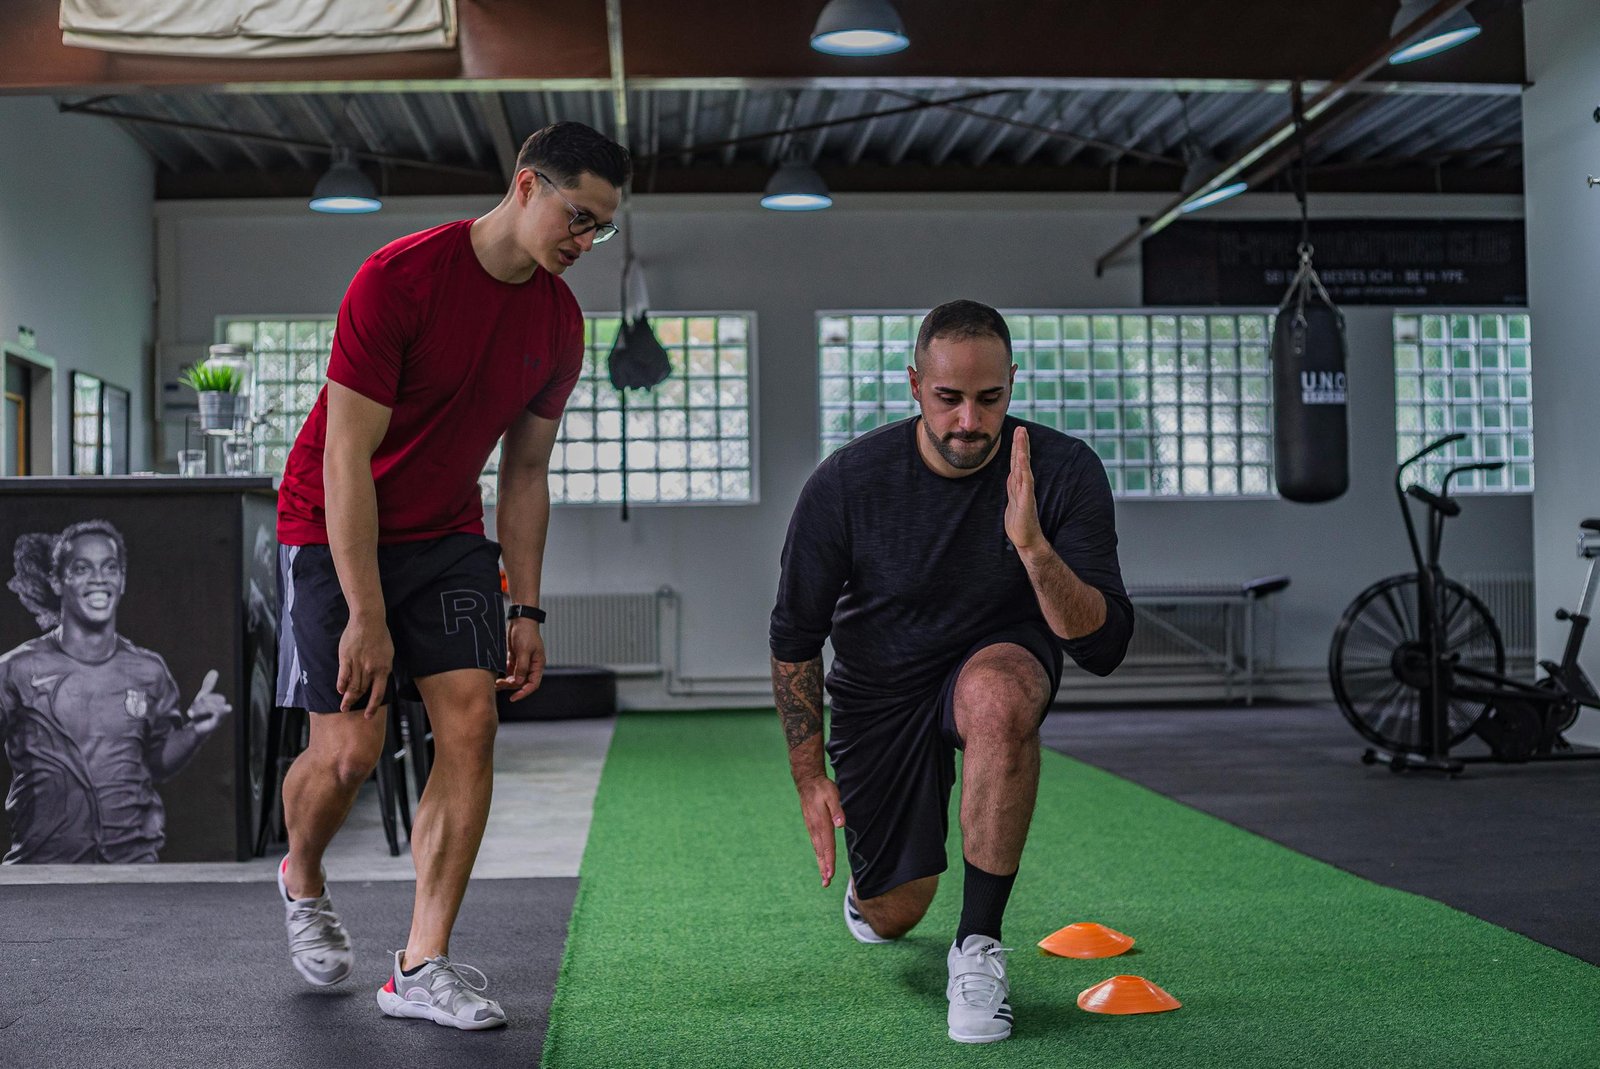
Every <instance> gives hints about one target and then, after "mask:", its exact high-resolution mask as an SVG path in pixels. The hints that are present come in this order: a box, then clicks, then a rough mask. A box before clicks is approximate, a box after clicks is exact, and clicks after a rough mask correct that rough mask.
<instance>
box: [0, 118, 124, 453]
mask: <svg viewBox="0 0 1600 1069" xmlns="http://www.w3.org/2000/svg"><path fill="white" fill-rule="evenodd" d="M0 144H3V145H4V146H5V147H6V151H5V155H4V157H3V162H0V338H3V339H4V340H6V341H8V342H9V341H14V340H15V339H16V337H17V327H18V325H19V324H20V325H26V326H28V327H29V328H31V329H32V330H33V331H34V333H35V335H36V338H37V341H36V344H37V347H38V351H39V352H41V353H44V354H47V355H49V356H51V357H54V358H55V360H56V362H57V363H56V374H55V402H54V416H55V418H54V424H55V439H56V441H55V456H56V458H57V460H58V467H57V469H56V473H57V474H61V475H64V474H66V472H67V448H68V443H69V442H70V440H71V428H70V426H69V416H70V411H69V408H70V404H71V398H70V396H69V393H70V390H69V384H70V381H71V380H70V375H71V373H72V372H73V371H86V372H89V373H91V374H94V375H97V376H99V377H100V378H102V379H104V380H105V381H106V382H109V383H111V384H112V385H115V386H121V387H123V388H125V389H127V390H129V391H131V394H132V396H131V398H130V425H131V426H130V444H129V449H130V454H129V455H130V460H131V466H132V467H133V468H134V469H138V468H142V467H148V466H149V455H150V439H149V432H150V420H149V418H148V413H149V412H150V389H149V385H150V383H149V374H148V369H149V351H150V342H151V332H152V328H153V321H154V316H153V307H152V305H153V301H154V297H155V293H154V287H153V272H154V259H153V254H152V245H153V237H154V226H153V223H152V220H151V205H152V204H153V203H154V198H155V165H154V164H153V163H152V162H151V160H150V158H149V157H148V156H147V155H146V154H145V153H144V151H143V150H142V149H140V148H139V146H138V145H137V144H135V143H134V142H133V140H132V139H131V138H129V137H128V136H127V135H126V134H124V133H123V132H122V131H121V130H119V129H118V128H117V127H116V126H114V125H112V123H111V122H110V121H109V120H106V119H96V118H92V117H88V116H75V115H61V114H59V113H58V112H57V110H56V106H55V103H54V102H53V101H51V100H49V99H47V98H43V97H0ZM36 470H37V469H36Z"/></svg>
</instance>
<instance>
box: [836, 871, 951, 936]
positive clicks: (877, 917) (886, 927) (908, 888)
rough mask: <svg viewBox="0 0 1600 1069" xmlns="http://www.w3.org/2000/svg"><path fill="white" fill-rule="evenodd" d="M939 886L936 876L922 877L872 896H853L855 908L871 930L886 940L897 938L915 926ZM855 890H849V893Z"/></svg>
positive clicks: (926, 910)
mask: <svg viewBox="0 0 1600 1069" xmlns="http://www.w3.org/2000/svg"><path fill="white" fill-rule="evenodd" d="M938 889H939V877H937V876H924V877H923V878H922V879H920V880H912V881H911V882H909V883H903V884H901V885H900V886H899V887H895V888H892V889H890V890H888V891H885V892H884V893H883V894H881V895H877V896H875V897H873V898H862V897H860V896H859V895H858V896H856V907H857V908H858V909H860V911H861V915H862V916H863V917H865V918H866V919H867V923H868V924H870V925H871V926H872V930H873V931H874V932H877V933H878V934H879V935H881V936H882V937H883V938H885V939H899V938H900V937H901V936H902V935H905V934H906V933H907V932H909V931H910V930H911V929H912V928H915V927H916V926H917V922H918V921H920V920H921V919H922V918H923V916H924V915H925V914H926V913H927V912H928V906H929V905H930V904H931V903H932V902H933V894H934V892H935V891H937V890H938ZM853 893H854V891H853V890H852V894H853Z"/></svg>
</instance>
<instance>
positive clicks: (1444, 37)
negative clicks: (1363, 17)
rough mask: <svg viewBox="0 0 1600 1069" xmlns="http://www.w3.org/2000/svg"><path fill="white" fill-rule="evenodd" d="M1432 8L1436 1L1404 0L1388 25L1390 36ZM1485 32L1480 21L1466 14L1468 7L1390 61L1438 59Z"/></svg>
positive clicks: (1396, 33)
mask: <svg viewBox="0 0 1600 1069" xmlns="http://www.w3.org/2000/svg"><path fill="white" fill-rule="evenodd" d="M1433 6H1434V0H1401V4H1400V10H1399V11H1397V12H1395V16H1394V21H1393V22H1391V23H1390V24H1389V36H1390V37H1399V36H1400V35H1401V34H1402V33H1404V32H1405V30H1406V27H1407V26H1410V25H1411V24H1413V23H1414V22H1416V21H1417V19H1419V18H1421V17H1422V16H1423V15H1424V14H1426V13H1427V11H1428V9H1429V8H1430V7H1433ZM1482 29H1483V27H1481V26H1479V25H1478V23H1477V20H1476V19H1474V18H1473V17H1472V16H1471V15H1469V14H1467V10H1466V8H1462V9H1461V10H1460V11H1457V12H1456V13H1455V14H1454V15H1451V16H1450V17H1449V18H1447V19H1445V20H1444V21H1443V22H1441V23H1439V25H1437V26H1435V27H1434V28H1433V29H1431V30H1429V31H1428V34H1427V36H1425V37H1423V38H1421V39H1419V40H1416V41H1413V42H1411V43H1410V44H1409V45H1406V46H1405V47H1404V48H1402V49H1401V50H1400V51H1398V52H1396V53H1395V54H1394V55H1392V56H1390V57H1389V62H1390V63H1410V62H1411V61H1412V60H1417V59H1427V58H1428V57H1429V56H1437V55H1438V54H1439V53H1440V52H1443V51H1445V50H1446V49H1450V48H1454V47H1455V46H1456V45H1459V44H1465V43H1466V42H1468V41H1470V40H1472V39H1473V38H1474V37H1476V36H1478V33H1479V32H1480V31H1481V30H1482Z"/></svg>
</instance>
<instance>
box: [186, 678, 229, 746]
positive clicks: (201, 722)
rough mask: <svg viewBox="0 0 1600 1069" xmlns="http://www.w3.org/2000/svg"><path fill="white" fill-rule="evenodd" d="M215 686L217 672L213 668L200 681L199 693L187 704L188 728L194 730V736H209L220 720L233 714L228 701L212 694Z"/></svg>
mask: <svg viewBox="0 0 1600 1069" xmlns="http://www.w3.org/2000/svg"><path fill="white" fill-rule="evenodd" d="M216 685H217V670H216V669H215V668H213V669H211V670H210V671H209V672H207V673H206V677H205V679H204V680H202V681H201V683H200V693H198V694H196V695H195V696H194V701H193V702H190V703H189V713H188V719H189V726H190V727H191V728H193V729H194V733H195V734H196V735H209V734H211V733H212V732H213V731H215V730H217V725H218V724H220V723H222V718H223V717H224V716H227V715H228V714H229V713H231V712H233V706H231V705H229V704H228V699H226V698H224V697H223V696H222V695H220V694H216V693H213V691H212V688H214V687H215V686H216Z"/></svg>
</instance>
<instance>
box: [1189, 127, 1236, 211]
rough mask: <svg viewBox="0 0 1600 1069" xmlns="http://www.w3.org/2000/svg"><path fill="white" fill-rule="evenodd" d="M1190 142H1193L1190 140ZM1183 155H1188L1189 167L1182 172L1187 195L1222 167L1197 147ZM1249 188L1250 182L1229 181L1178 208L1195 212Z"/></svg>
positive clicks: (1218, 161) (1229, 198)
mask: <svg viewBox="0 0 1600 1069" xmlns="http://www.w3.org/2000/svg"><path fill="white" fill-rule="evenodd" d="M1191 144H1193V143H1192V142H1191ZM1185 155H1186V156H1188V157H1189V168H1188V170H1186V171H1184V173H1183V194H1184V196H1188V195H1189V194H1190V193H1193V192H1194V191H1195V190H1197V189H1199V188H1200V187H1201V186H1202V185H1204V184H1205V182H1206V180H1207V179H1208V178H1210V177H1211V176H1212V175H1214V174H1216V173H1217V172H1218V171H1219V170H1221V169H1222V161H1221V160H1219V159H1217V158H1216V157H1215V156H1213V155H1212V154H1211V153H1209V152H1206V151H1204V150H1202V149H1200V148H1198V147H1195V148H1191V149H1188V150H1186V151H1185ZM1249 188H1250V183H1248V182H1242V181H1240V182H1229V183H1228V184H1226V185H1222V186H1218V187H1217V188H1216V189H1213V190H1212V191H1211V192H1210V193H1207V194H1205V195H1204V196H1202V197H1196V198H1195V199H1193V200H1190V201H1185V202H1184V204H1183V206H1182V207H1181V208H1179V209H1178V210H1179V211H1180V212H1183V213H1184V214H1185V215H1187V214H1189V213H1190V212H1197V211H1199V210H1200V209H1201V208H1209V207H1211V206H1212V205H1213V204H1221V203H1222V202H1223V201H1225V200H1231V199H1232V198H1234V197H1237V196H1238V195H1239V194H1241V193H1243V192H1244V191H1245V190H1247V189H1249Z"/></svg>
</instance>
